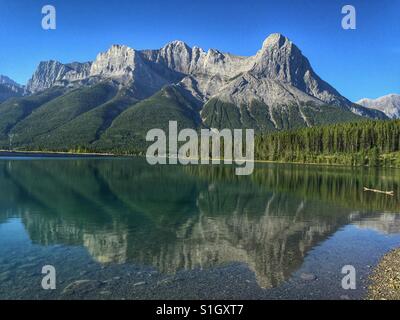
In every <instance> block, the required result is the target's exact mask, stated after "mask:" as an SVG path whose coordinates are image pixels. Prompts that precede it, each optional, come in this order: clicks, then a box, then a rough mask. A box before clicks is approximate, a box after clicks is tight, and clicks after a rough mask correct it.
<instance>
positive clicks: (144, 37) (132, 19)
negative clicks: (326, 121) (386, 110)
mask: <svg viewBox="0 0 400 320" xmlns="http://www.w3.org/2000/svg"><path fill="white" fill-rule="evenodd" d="M45 4H52V5H54V6H55V7H56V10H57V29H56V30H47V31H46V30H43V29H42V28H41V19H42V14H41V8H42V6H43V5H45ZM345 4H352V5H354V6H355V8H356V9H357V29H356V30H343V29H342V28H341V19H342V14H341V8H342V7H343V6H344V5H345ZM399 17H400V0H379V1H378V0H368V1H366V0H347V1H340V0H280V1H271V0H242V1H238V0H213V1H211V0H201V1H196V0H185V1H183V0H168V1H163V0H158V1H156V0H145V1H136V0H129V1H128V0H126V1H123V0H121V1H113V2H112V1H104V0H84V1H82V0H81V1H77V0H62V1H61V0H46V1H42V0H0V41H1V47H0V48H1V49H0V74H5V75H8V76H9V77H11V78H13V79H15V80H16V81H18V82H20V83H26V81H27V80H28V78H29V77H30V76H31V74H32V73H33V72H34V70H35V68H36V66H37V65H38V63H39V62H40V61H41V60H48V59H54V60H59V61H61V62H71V61H89V60H93V59H94V58H95V57H96V55H97V53H98V52H100V51H105V50H107V49H108V48H109V47H110V46H111V45H112V44H126V45H129V46H131V47H133V48H136V49H147V48H159V47H162V46H163V45H164V44H165V43H167V42H169V41H172V40H177V39H179V40H183V41H185V42H186V43H188V44H189V45H190V46H193V45H198V46H200V47H202V48H204V49H209V48H218V49H219V50H221V51H224V52H231V53H235V54H239V55H253V54H255V53H256V51H257V50H258V49H259V48H260V47H261V45H262V42H263V40H264V39H265V38H266V37H267V36H268V35H269V34H271V33H274V32H279V33H282V34H284V35H285V36H287V37H289V38H290V39H291V40H292V41H293V42H294V43H295V44H296V45H297V46H298V47H299V48H300V49H301V50H302V51H303V53H304V54H305V55H306V56H307V57H308V58H309V60H310V62H311V64H312V66H313V68H314V70H315V71H316V72H317V73H318V74H319V75H320V76H321V78H323V79H324V80H326V81H327V82H329V83H330V84H332V85H333V86H334V87H335V88H336V89H338V90H339V92H341V93H342V94H343V95H344V96H346V97H348V98H349V99H352V100H358V99H360V98H362V97H371V98H375V97H378V96H382V95H385V94H388V93H400V19H399Z"/></svg>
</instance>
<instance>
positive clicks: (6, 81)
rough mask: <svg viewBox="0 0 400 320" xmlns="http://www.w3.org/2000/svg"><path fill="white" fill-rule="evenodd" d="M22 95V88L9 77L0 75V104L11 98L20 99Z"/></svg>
mask: <svg viewBox="0 0 400 320" xmlns="http://www.w3.org/2000/svg"><path fill="white" fill-rule="evenodd" d="M23 94H24V87H23V86H21V85H19V84H18V83H16V82H15V81H13V80H11V79H10V78H9V77H6V76H2V75H0V103H1V102H3V101H5V100H7V99H9V98H12V97H21V96H22V95H23Z"/></svg>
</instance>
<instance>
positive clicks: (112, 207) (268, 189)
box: [0, 158, 400, 299]
mask: <svg viewBox="0 0 400 320" xmlns="http://www.w3.org/2000/svg"><path fill="white" fill-rule="evenodd" d="M363 186H367V187H374V188H378V189H384V190H394V191H395V197H390V196H386V195H380V194H373V193H365V192H363V191H362V190H363ZM399 191H400V172H399V171H395V170H386V171H376V170H366V169H357V170H355V169H348V168H331V167H315V166H310V167H307V166H295V165H293V166H292V165H270V164H268V165H267V164H265V165H264V164H260V165H257V167H256V169H255V172H254V174H253V175H252V176H249V177H237V176H235V175H234V168H232V167H228V166H215V167H208V166H195V167H181V166H160V167H151V166H149V165H147V163H146V162H145V161H144V160H143V159H127V158H120V159H115V158H113V159H107V158H101V159H97V158H95V159H93V158H86V159H74V158H69V159H62V158H57V159H44V158H13V159H9V158H2V159H0V299H81V298H95V299H123V298H125V299H156V298H163V299H214V298H219V299H229V298H232V299H279V298H299V299H319V298H327V299H338V298H351V299H360V298H362V297H363V295H364V294H365V286H366V285H367V281H366V279H367V276H368V273H369V272H371V267H373V266H374V265H375V264H376V263H377V262H378V261H379V258H380V257H381V256H382V255H383V254H384V253H386V252H387V251H389V250H390V249H391V248H394V247H397V246H400V215H399V213H400V202H399V200H400V199H399V198H398V197H399ZM348 264H350V265H354V266H355V267H356V270H357V290H352V291H346V290H343V289H342V288H341V279H342V277H343V275H342V274H341V268H342V267H343V266H344V265H348ZM44 265H53V266H54V267H55V268H56V270H57V289H56V290H53V291H46V290H43V289H42V288H41V280H42V277H43V275H42V274H41V270H42V267H43V266H44ZM310 275H312V276H310ZM306 278H312V279H306ZM77 281H78V282H77ZM71 284H73V285H71Z"/></svg>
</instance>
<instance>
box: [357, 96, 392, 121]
mask: <svg viewBox="0 0 400 320" xmlns="http://www.w3.org/2000/svg"><path fill="white" fill-rule="evenodd" d="M357 104H359V105H362V106H364V107H366V108H370V109H374V110H379V111H382V112H384V113H385V114H386V115H387V116H388V117H389V118H391V119H400V95H399V94H389V95H387V96H383V97H380V98H377V99H361V100H360V101H358V102H357Z"/></svg>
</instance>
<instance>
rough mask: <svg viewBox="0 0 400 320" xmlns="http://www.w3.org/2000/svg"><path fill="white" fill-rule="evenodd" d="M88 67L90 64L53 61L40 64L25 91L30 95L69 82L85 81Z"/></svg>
mask: <svg viewBox="0 0 400 320" xmlns="http://www.w3.org/2000/svg"><path fill="white" fill-rule="evenodd" d="M90 65H91V63H90V62H86V63H78V62H73V63H69V64H62V63H61V62H58V61H54V60H50V61H43V62H40V64H39V66H38V68H37V69H36V71H35V73H34V74H33V76H32V78H31V79H30V80H29V81H28V83H27V85H26V89H27V91H28V92H30V93H36V92H39V91H43V90H46V89H48V88H51V87H52V86H55V85H68V84H69V83H70V82H73V81H77V80H82V79H85V78H87V77H88V75H89V68H90Z"/></svg>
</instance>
